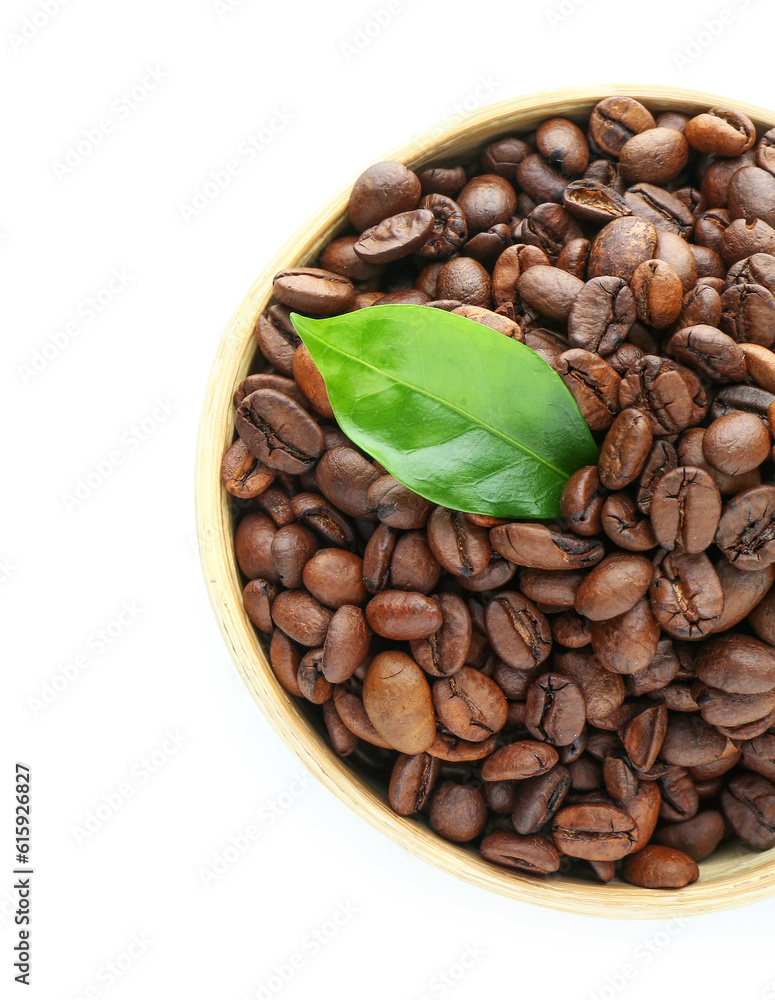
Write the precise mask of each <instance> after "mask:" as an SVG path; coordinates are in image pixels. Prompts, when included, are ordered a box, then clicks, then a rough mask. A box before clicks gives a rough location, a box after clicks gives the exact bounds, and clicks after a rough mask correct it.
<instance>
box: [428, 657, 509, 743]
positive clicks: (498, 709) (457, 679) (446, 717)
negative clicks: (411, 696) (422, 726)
mask: <svg viewBox="0 0 775 1000" xmlns="http://www.w3.org/2000/svg"><path fill="white" fill-rule="evenodd" d="M433 703H434V705H435V707H436V714H437V715H438V718H439V721H440V722H441V724H442V725H443V726H444V728H445V729H446V730H447V731H449V732H450V733H452V734H453V735H455V736H459V737H460V738H461V739H463V740H470V741H471V742H473V743H479V742H481V741H482V740H486V739H488V738H489V737H490V736H492V735H493V734H494V733H498V732H500V730H501V729H503V727H504V726H505V725H506V711H507V709H506V697H505V695H504V694H503V692H502V691H501V689H500V688H499V687H498V685H497V684H496V683H495V681H493V680H491V678H489V677H486V676H485V675H484V674H483V673H481V672H480V671H479V670H475V669H474V668H473V667H462V668H461V669H460V670H458V671H457V672H456V673H455V675H454V676H453V677H444V678H442V679H439V680H437V681H436V682H435V683H434V685H433Z"/></svg>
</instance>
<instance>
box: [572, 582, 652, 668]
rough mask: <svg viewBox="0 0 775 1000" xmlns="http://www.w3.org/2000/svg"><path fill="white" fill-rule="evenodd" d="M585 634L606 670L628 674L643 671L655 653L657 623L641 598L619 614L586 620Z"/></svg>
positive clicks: (646, 602) (649, 607)
mask: <svg viewBox="0 0 775 1000" xmlns="http://www.w3.org/2000/svg"><path fill="white" fill-rule="evenodd" d="M589 637H590V642H591V643H592V649H593V650H594V653H595V656H596V657H597V659H598V661H599V662H600V663H601V664H602V665H603V666H604V667H605V668H606V669H607V670H611V671H613V672H614V673H616V674H632V673H635V672H636V671H639V670H644V669H645V668H646V667H647V666H648V664H649V663H651V661H652V660H653V659H654V657H655V656H656V652H657V648H658V645H659V637H660V628H659V622H658V621H657V620H656V618H655V617H654V613H653V611H652V610H651V605H650V603H649V601H648V599H647V598H645V597H643V598H641V599H640V600H639V601H638V602H637V603H636V604H635V605H633V607H632V608H630V609H629V611H625V612H624V613H623V614H620V615H616V617H614V618H607V619H604V620H602V621H595V622H590V625H589Z"/></svg>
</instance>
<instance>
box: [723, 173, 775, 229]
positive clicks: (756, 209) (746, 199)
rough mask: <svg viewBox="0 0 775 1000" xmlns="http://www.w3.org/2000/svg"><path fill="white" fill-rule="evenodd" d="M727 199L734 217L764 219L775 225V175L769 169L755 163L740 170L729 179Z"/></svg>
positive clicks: (749, 219) (749, 220)
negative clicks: (774, 207) (756, 165)
mask: <svg viewBox="0 0 775 1000" xmlns="http://www.w3.org/2000/svg"><path fill="white" fill-rule="evenodd" d="M727 200H728V203H729V213H730V215H731V216H732V218H733V219H745V220H746V222H753V221H754V220H755V219H763V220H764V221H765V222H766V223H767V224H768V225H770V226H772V225H775V210H774V209H773V206H774V205H775V177H773V175H772V174H771V173H769V172H768V171H767V170H762V169H761V168H760V167H755V166H753V165H752V166H749V167H746V168H745V169H743V170H738V171H737V173H735V174H733V175H732V177H731V179H730V181H729V187H728V189H727Z"/></svg>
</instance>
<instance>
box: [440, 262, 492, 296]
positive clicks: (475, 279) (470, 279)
mask: <svg viewBox="0 0 775 1000" xmlns="http://www.w3.org/2000/svg"><path fill="white" fill-rule="evenodd" d="M436 294H437V295H438V296H439V298H442V299H457V300H458V301H459V302H460V303H461V304H462V303H467V304H469V305H473V306H484V307H485V308H487V307H489V306H490V303H491V295H492V279H491V278H490V275H489V273H488V271H487V269H486V268H485V267H483V266H482V265H481V264H480V263H479V262H478V261H476V260H473V259H472V258H470V257H456V258H454V259H453V260H450V261H447V263H446V264H445V265H444V267H442V269H441V270H440V271H439V276H438V279H437V283H436Z"/></svg>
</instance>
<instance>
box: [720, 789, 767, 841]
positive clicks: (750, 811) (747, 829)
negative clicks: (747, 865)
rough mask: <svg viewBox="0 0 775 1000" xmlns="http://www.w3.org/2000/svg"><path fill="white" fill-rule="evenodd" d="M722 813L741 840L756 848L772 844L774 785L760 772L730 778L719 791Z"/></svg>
mask: <svg viewBox="0 0 775 1000" xmlns="http://www.w3.org/2000/svg"><path fill="white" fill-rule="evenodd" d="M721 805H722V808H723V810H724V815H725V816H726V818H727V820H728V821H729V823H730V825H731V826H732V828H733V829H734V831H735V833H736V834H737V835H738V837H740V839H741V840H743V841H745V843H746V844H748V845H749V846H750V847H753V848H754V850H757V851H766V850H769V849H770V848H771V847H775V785H773V784H772V782H770V781H767V779H766V778H763V777H762V776H761V775H759V774H741V775H738V776H737V777H735V778H733V779H732V780H731V781H730V782H729V784H728V785H727V786H726V788H725V789H724V791H723V792H722V793H721Z"/></svg>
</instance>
